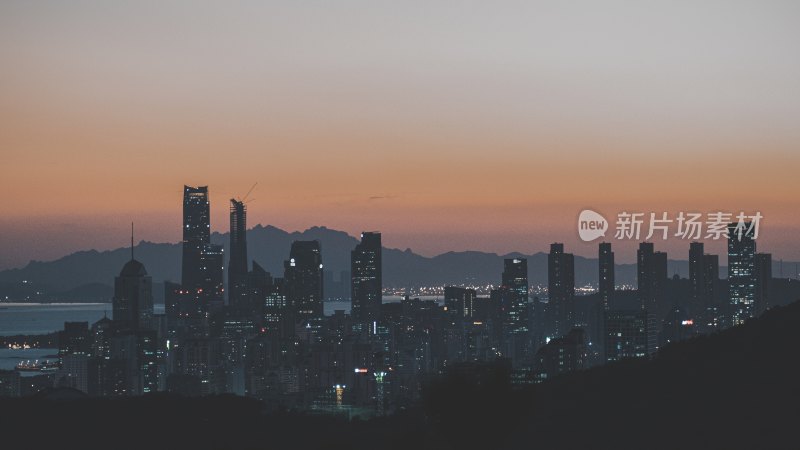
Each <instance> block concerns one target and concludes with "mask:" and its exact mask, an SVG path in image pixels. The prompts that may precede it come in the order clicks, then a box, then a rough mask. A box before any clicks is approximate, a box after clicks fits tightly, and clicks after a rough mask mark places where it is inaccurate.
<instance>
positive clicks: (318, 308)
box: [284, 241, 323, 321]
mask: <svg viewBox="0 0 800 450" xmlns="http://www.w3.org/2000/svg"><path fill="white" fill-rule="evenodd" d="M284 269H285V272H284V278H285V282H286V297H287V301H288V302H289V304H290V305H291V307H292V308H294V312H295V314H296V320H301V321H308V320H310V319H319V318H322V317H323V305H322V299H323V296H322V294H323V291H322V289H323V287H322V252H321V249H320V244H319V241H294V242H292V248H291V250H290V252H289V260H288V261H285V262H284Z"/></svg>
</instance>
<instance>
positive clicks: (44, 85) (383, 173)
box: [0, 0, 800, 269]
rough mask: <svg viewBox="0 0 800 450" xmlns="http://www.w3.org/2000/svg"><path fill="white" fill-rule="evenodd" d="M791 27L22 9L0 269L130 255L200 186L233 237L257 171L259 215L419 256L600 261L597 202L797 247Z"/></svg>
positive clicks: (9, 85) (620, 11) (1, 148)
mask: <svg viewBox="0 0 800 450" xmlns="http://www.w3.org/2000/svg"><path fill="white" fill-rule="evenodd" d="M798 22H800V3H798V2H796V1H675V0H673V1H649V2H633V1H605V2H597V1H572V2H555V1H532V0H528V1H518V2H517V1H508V2H505V1H498V2H477V1H476V2H473V1H438V2H431V1H403V2H398V1H382V0H373V1H361V2H356V1H337V2H330V1H310V0H309V1H301V2H274V1H261V2H248V1H242V2H218V3H217V2H204V1H191V2H188V1H187V2H177V1H153V2H150V1H141V2H140V1H137V2H99V1H98V2H92V1H69V2H67V1H64V2H53V1H40V2H30V1H13V0H6V1H3V2H2V3H0V269H6V268H11V267H20V266H24V265H25V264H26V263H27V262H28V261H29V260H31V259H35V260H49V259H54V258H58V257H60V256H63V255H65V254H67V253H69V252H72V251H76V250H83V249H91V248H94V249H99V250H104V249H111V248H117V247H122V246H125V245H126V243H127V242H128V241H129V235H128V233H129V227H130V225H129V224H130V222H131V221H135V222H136V224H137V225H136V228H137V230H138V231H137V240H138V239H143V240H148V241H154V242H177V241H179V240H180V232H181V195H182V187H183V185H184V184H188V185H208V186H209V189H210V192H211V208H212V229H213V230H214V231H220V232H225V231H227V229H228V217H227V214H228V199H229V198H231V197H237V196H243V195H244V194H245V193H246V192H247V191H248V190H249V189H250V187H251V186H252V185H253V183H256V182H257V183H258V185H257V187H256V189H255V190H254V192H253V193H252V194H251V198H253V199H254V200H253V201H252V202H250V203H249V204H248V208H249V211H248V215H249V217H248V219H249V225H251V226H252V225H254V224H256V223H261V224H264V225H266V224H271V225H274V226H277V227H280V228H283V229H286V230H288V231H294V230H304V229H306V228H309V227H311V226H315V225H324V226H327V227H329V228H335V229H340V230H344V231H347V232H349V233H351V234H353V235H357V234H358V233H359V232H360V231H362V230H381V231H382V232H383V241H384V245H386V246H389V247H396V248H402V249H405V248H411V249H412V250H414V251H415V252H418V253H421V254H424V255H434V254H438V253H441V252H445V251H450V250H454V251H458V250H482V251H490V252H497V253H507V252H512V251H519V252H524V253H533V252H537V251H546V250H547V246H548V244H549V243H550V242H554V241H559V242H565V244H566V249H567V251H572V252H574V253H576V254H579V255H585V256H593V255H595V254H596V252H597V247H596V242H593V243H583V242H581V241H580V240H579V239H578V233H577V225H576V220H577V216H578V213H579V212H580V210H582V209H584V208H592V209H594V210H596V211H599V212H602V213H603V214H604V215H606V217H607V218H609V217H610V218H612V219H613V217H614V216H615V215H616V214H617V213H618V212H620V211H641V212H658V213H660V212H661V211H668V212H670V213H671V214H676V213H677V212H679V211H697V212H703V213H706V212H713V211H729V212H734V213H738V212H739V211H746V212H749V213H753V212H755V211H759V212H761V214H763V216H764V219H763V221H762V228H761V235H760V238H759V251H768V252H771V253H773V257H774V258H775V259H787V260H792V259H796V260H800V242H798V240H797V238H796V236H797V235H798V233H799V232H800V225H798V219H800V213H798V211H800V200H798V193H800V177H798V170H799V169H800V126H798V118H800V81H798V80H800V27H798V26H797V23H798ZM634 248H635V242H633V241H631V242H620V243H619V246H618V247H617V250H616V253H617V259H618V261H621V262H633V261H634V260H635V250H634ZM656 248H657V249H662V250H666V251H669V252H670V257H671V258H675V259H686V257H687V255H688V242H687V241H685V240H680V239H670V240H667V241H665V242H664V241H656ZM708 248H709V251H712V252H716V253H723V252H724V251H725V249H724V245H723V243H722V242H709V243H708Z"/></svg>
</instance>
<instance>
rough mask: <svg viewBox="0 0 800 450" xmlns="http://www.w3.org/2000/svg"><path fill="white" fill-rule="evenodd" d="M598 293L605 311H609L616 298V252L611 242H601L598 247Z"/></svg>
mask: <svg viewBox="0 0 800 450" xmlns="http://www.w3.org/2000/svg"><path fill="white" fill-rule="evenodd" d="M598 265H599V270H600V274H599V276H598V292H599V293H600V301H601V302H602V304H603V309H604V310H608V309H609V308H610V306H611V302H612V301H613V298H614V289H615V285H614V252H613V251H611V243H610V242H601V243H600V245H599V246H598Z"/></svg>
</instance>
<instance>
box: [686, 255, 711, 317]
mask: <svg viewBox="0 0 800 450" xmlns="http://www.w3.org/2000/svg"><path fill="white" fill-rule="evenodd" d="M704 255H705V253H704V249H703V243H702V242H692V243H690V244H689V288H690V290H691V300H692V302H691V310H690V312H691V313H695V312H700V311H702V310H703V309H704V308H705V306H706V304H707V301H706V281H705V274H706V268H705V259H704V258H705V257H704Z"/></svg>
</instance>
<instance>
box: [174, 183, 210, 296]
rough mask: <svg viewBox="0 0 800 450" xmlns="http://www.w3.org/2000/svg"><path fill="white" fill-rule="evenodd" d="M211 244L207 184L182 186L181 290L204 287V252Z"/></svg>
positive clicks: (192, 290)
mask: <svg viewBox="0 0 800 450" xmlns="http://www.w3.org/2000/svg"><path fill="white" fill-rule="evenodd" d="M210 243H211V219H210V214H209V202H208V186H199V187H192V186H184V187H183V259H182V261H181V284H182V285H183V289H185V290H188V291H190V292H197V291H198V290H199V289H202V288H203V284H204V283H203V279H204V275H203V269H202V268H203V261H202V260H203V251H204V250H205V249H206V246H208V245H209V244H210Z"/></svg>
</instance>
